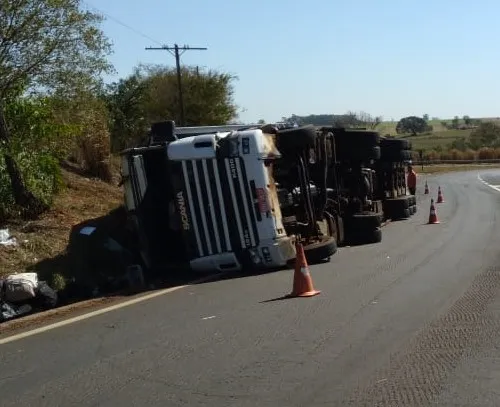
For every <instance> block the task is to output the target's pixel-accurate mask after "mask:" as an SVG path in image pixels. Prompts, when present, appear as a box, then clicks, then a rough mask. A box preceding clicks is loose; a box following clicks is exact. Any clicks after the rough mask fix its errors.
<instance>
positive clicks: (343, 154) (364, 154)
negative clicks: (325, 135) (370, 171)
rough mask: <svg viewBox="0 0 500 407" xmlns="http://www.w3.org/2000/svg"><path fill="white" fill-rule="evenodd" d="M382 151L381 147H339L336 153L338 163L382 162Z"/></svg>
mask: <svg viewBox="0 0 500 407" xmlns="http://www.w3.org/2000/svg"><path fill="white" fill-rule="evenodd" d="M380 157H381V151H380V147H378V146H372V147H364V148H361V147H359V148H357V147H356V148H353V147H345V146H343V147H339V148H338V149H337V151H336V158H337V161H357V160H359V161H370V160H380Z"/></svg>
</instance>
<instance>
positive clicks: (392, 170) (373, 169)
mask: <svg viewBox="0 0 500 407" xmlns="http://www.w3.org/2000/svg"><path fill="white" fill-rule="evenodd" d="M317 131H318V134H319V137H318V139H317V145H316V147H315V148H316V155H318V156H323V155H324V156H326V159H325V160H326V161H327V165H326V166H327V175H326V186H327V196H328V200H327V205H326V206H325V208H324V210H325V214H326V216H329V217H330V218H332V219H334V220H335V223H336V227H337V243H338V244H339V245H342V244H367V243H378V242H380V241H381V240H382V230H381V226H382V224H383V222H384V221H386V220H388V219H391V220H397V219H405V218H408V217H409V216H411V215H412V214H414V213H415V212H416V200H415V197H414V196H409V195H408V194H407V189H406V175H405V164H406V163H407V162H408V160H409V159H410V158H411V155H410V149H411V145H410V143H409V142H408V141H407V140H404V139H394V138H385V137H380V135H379V134H378V132H376V131H371V130H366V129H344V128H336V127H321V128H318V130H317ZM325 146H326V150H325ZM323 150H325V152H324V153H323ZM311 171H312V172H313V173H315V172H317V171H319V172H322V171H323V166H320V167H317V165H316V164H311Z"/></svg>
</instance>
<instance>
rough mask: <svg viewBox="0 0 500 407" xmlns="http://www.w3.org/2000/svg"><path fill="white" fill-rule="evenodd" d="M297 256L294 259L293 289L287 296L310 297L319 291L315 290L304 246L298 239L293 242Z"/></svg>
mask: <svg viewBox="0 0 500 407" xmlns="http://www.w3.org/2000/svg"><path fill="white" fill-rule="evenodd" d="M295 248H296V250H297V257H296V260H295V273H294V275H293V289H292V292H291V293H290V294H289V295H288V297H312V296H314V295H318V294H319V293H320V292H321V291H318V290H315V289H314V286H313V282H312V278H311V274H310V273H309V266H308V265H307V260H306V255H305V253H304V247H303V246H302V244H301V243H299V242H298V241H297V242H296V243H295Z"/></svg>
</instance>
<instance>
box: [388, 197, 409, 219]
mask: <svg viewBox="0 0 500 407" xmlns="http://www.w3.org/2000/svg"><path fill="white" fill-rule="evenodd" d="M409 207H410V203H409V199H408V197H407V196H403V197H399V198H392V199H386V200H385V201H384V213H385V214H386V217H387V218H390V219H392V220H399V219H406V218H408V217H409V210H408V208H409Z"/></svg>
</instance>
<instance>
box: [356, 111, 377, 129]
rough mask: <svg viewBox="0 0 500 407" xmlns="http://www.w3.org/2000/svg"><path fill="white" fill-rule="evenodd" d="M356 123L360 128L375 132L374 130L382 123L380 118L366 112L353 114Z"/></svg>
mask: <svg viewBox="0 0 500 407" xmlns="http://www.w3.org/2000/svg"><path fill="white" fill-rule="evenodd" d="M355 116H356V118H357V121H358V123H359V124H360V125H361V127H367V128H369V129H371V130H375V128H376V127H377V126H378V125H379V124H380V123H382V116H375V117H374V116H372V115H371V114H369V113H366V112H363V111H361V112H359V113H357V114H355Z"/></svg>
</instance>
